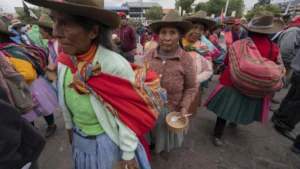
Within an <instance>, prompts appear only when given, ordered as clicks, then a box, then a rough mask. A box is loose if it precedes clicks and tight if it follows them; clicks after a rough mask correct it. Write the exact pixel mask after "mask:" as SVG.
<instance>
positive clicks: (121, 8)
mask: <svg viewBox="0 0 300 169" xmlns="http://www.w3.org/2000/svg"><path fill="white" fill-rule="evenodd" d="M104 8H105V9H107V10H110V11H114V12H117V13H119V12H124V13H126V15H127V16H128V17H129V8H128V7H126V6H123V7H112V6H105V7H104Z"/></svg>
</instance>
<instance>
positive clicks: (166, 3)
mask: <svg viewBox="0 0 300 169" xmlns="http://www.w3.org/2000/svg"><path fill="white" fill-rule="evenodd" d="M126 1H129V2H130V1H133V2H134V0H105V6H121V4H122V3H124V2H126ZM137 1H138V0H136V1H135V2H137ZM150 1H151V2H158V3H159V4H160V5H162V6H163V8H174V4H175V0H144V2H150ZM205 1H207V0H196V2H205ZM282 1H284V0H272V3H275V2H282ZM287 1H288V0H287ZM0 2H1V3H0V6H2V8H4V12H7V13H14V12H15V10H14V7H22V0H0ZM244 2H245V5H246V7H247V8H248V7H252V6H253V5H254V4H255V3H256V2H258V0H244Z"/></svg>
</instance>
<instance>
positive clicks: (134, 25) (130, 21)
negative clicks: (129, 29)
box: [128, 18, 142, 27]
mask: <svg viewBox="0 0 300 169" xmlns="http://www.w3.org/2000/svg"><path fill="white" fill-rule="evenodd" d="M128 23H129V24H130V25H131V26H133V27H137V26H140V25H142V20H141V19H139V20H135V19H132V18H129V19H128Z"/></svg>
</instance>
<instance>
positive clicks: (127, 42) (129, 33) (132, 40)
mask: <svg viewBox="0 0 300 169" xmlns="http://www.w3.org/2000/svg"><path fill="white" fill-rule="evenodd" d="M114 33H115V34H117V35H118V37H120V39H121V41H122V42H123V44H124V47H123V52H128V51H131V50H133V49H136V37H135V31H134V29H133V27H132V26H131V25H129V24H127V25H125V26H121V27H118V28H117V29H115V31H114Z"/></svg>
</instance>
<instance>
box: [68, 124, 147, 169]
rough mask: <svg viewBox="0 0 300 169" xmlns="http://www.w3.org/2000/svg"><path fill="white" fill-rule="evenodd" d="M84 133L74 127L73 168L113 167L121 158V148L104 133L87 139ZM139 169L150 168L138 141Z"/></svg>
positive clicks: (136, 158) (137, 157)
mask: <svg viewBox="0 0 300 169" xmlns="http://www.w3.org/2000/svg"><path fill="white" fill-rule="evenodd" d="M85 137H87V135H86V134H84V133H83V132H82V131H80V130H79V129H78V127H76V126H75V127H74V129H73V145H72V151H73V152H72V154H73V160H74V168H75V169H113V166H114V165H115V164H116V163H117V162H119V161H121V160H122V154H123V152H122V150H121V149H120V148H119V146H118V145H117V144H115V143H114V142H113V141H112V140H111V139H110V138H109V136H108V135H107V134H106V133H103V134H100V135H98V136H96V138H95V139H87V138H85ZM135 160H136V162H137V163H138V165H139V169H151V167H150V164H149V161H148V158H147V155H146V152H145V149H144V147H143V146H142V144H141V143H140V142H139V144H138V146H137V149H136V151H135Z"/></svg>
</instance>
